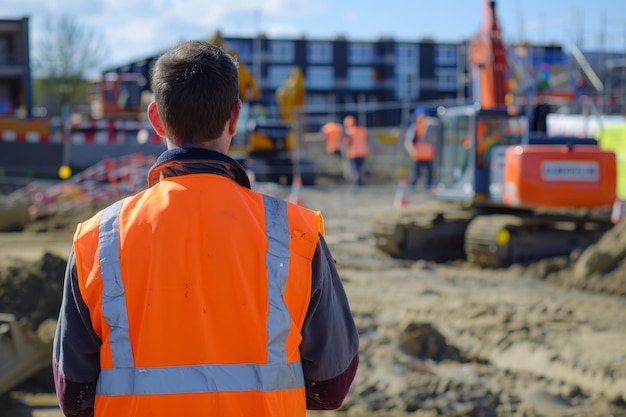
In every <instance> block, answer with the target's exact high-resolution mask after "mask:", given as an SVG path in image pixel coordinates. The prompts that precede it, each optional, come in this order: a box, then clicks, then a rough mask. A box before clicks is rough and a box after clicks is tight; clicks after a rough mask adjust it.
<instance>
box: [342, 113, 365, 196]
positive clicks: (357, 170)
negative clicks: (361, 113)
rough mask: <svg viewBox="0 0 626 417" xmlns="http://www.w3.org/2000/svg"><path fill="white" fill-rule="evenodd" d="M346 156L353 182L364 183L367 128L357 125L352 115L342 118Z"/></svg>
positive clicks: (356, 183) (359, 184)
mask: <svg viewBox="0 0 626 417" xmlns="http://www.w3.org/2000/svg"><path fill="white" fill-rule="evenodd" d="M343 127H344V137H343V141H344V143H345V146H346V156H347V158H348V159H349V160H350V168H351V171H352V180H353V183H354V184H355V185H357V186H361V185H364V181H363V176H364V175H363V174H364V165H365V159H366V158H367V156H368V154H369V144H368V132H367V128H365V127H363V126H358V125H357V124H356V119H355V118H354V116H346V117H345V118H344V120H343Z"/></svg>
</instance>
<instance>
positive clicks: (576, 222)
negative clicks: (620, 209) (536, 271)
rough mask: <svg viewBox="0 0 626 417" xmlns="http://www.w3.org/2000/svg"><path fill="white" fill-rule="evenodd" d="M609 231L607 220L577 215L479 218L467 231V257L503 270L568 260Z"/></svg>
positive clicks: (483, 216)
mask: <svg viewBox="0 0 626 417" xmlns="http://www.w3.org/2000/svg"><path fill="white" fill-rule="evenodd" d="M610 227H612V224H611V223H610V221H608V219H593V218H587V217H584V216H576V215H557V214H540V213H533V214H532V215H530V214H525V215H515V214H485V215H479V216H476V217H475V218H474V220H472V221H471V222H470V224H469V225H468V227H467V231H466V237H465V253H466V256H467V260H468V261H469V262H471V263H472V264H475V265H478V266H482V267H489V268H504V267H508V266H510V265H512V264H525V263H529V262H533V261H537V260H539V259H544V258H550V257H556V256H568V255H570V254H571V253H572V252H573V251H575V250H577V249H578V250H580V249H584V248H586V247H587V246H589V245H591V244H593V243H594V242H596V241H598V240H599V239H600V238H601V237H602V235H603V234H604V233H605V232H606V231H607V230H608V229H609V228H610Z"/></svg>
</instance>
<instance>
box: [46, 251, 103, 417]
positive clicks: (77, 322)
mask: <svg viewBox="0 0 626 417" xmlns="http://www.w3.org/2000/svg"><path fill="white" fill-rule="evenodd" d="M100 345H101V341H100V339H99V338H98V336H97V335H96V333H95V332H94V331H93V328H92V326H91V319H90V316H89V312H88V310H87V306H86V305H85V303H84V301H83V299H82V297H81V294H80V291H79V289H78V276H77V274H76V256H75V254H74V251H73V250H72V251H71V253H70V256H69V259H68V263H67V269H66V272H65V283H64V286H63V298H62V301H61V309H60V312H59V319H58V322H57V329H56V334H55V339H54V349H53V358H52V370H53V373H54V383H55V388H56V394H57V399H58V401H59V406H60V407H61V411H62V412H63V413H64V414H65V415H66V416H72V417H90V416H93V405H94V400H95V389H96V381H97V379H98V375H99V373H100Z"/></svg>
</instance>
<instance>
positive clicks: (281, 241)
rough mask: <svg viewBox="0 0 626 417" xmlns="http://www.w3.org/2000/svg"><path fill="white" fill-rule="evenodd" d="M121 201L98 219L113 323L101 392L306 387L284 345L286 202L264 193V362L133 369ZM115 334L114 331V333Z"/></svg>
mask: <svg viewBox="0 0 626 417" xmlns="http://www.w3.org/2000/svg"><path fill="white" fill-rule="evenodd" d="M121 207H122V203H121V201H120V202H118V203H116V204H114V205H112V206H110V207H108V208H106V209H105V210H104V212H103V213H102V216H101V219H100V229H99V233H100V238H99V255H100V269H101V272H102V280H103V303H102V309H103V314H104V317H105V319H106V321H107V324H108V325H109V326H110V327H111V335H110V338H111V353H112V356H113V366H114V368H113V369H102V370H101V372H100V377H99V379H98V385H97V392H98V394H99V395H112V396H116V395H134V394H184V393H199V392H235V391H275V390H286V389H293V388H301V387H303V386H304V375H303V372H302V365H301V363H300V362H299V361H298V362H292V363H287V353H286V351H285V344H286V340H287V336H288V334H289V331H290V328H291V318H290V314H289V311H288V310H287V307H286V305H285V302H284V300H283V295H284V292H285V285H286V282H287V272H288V270H289V255H290V251H289V240H290V239H291V237H290V234H289V226H288V221H287V205H286V203H285V202H284V201H281V200H278V199H275V198H272V197H267V196H264V207H265V219H266V233H267V238H268V250H267V254H266V264H267V272H268V281H269V282H268V300H269V312H268V317H267V321H266V323H267V333H268V342H267V346H266V348H267V351H268V363H267V364H262V365H259V364H230V365H224V364H206V365H194V366H175V367H159V368H135V366H134V361H133V354H132V348H131V344H130V337H129V335H128V316H127V312H126V298H125V294H124V286H123V282H122V280H121V273H120V265H119V213H120V210H121ZM114 332H115V333H114Z"/></svg>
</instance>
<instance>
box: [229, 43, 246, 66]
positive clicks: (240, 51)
mask: <svg viewBox="0 0 626 417" xmlns="http://www.w3.org/2000/svg"><path fill="white" fill-rule="evenodd" d="M228 44H229V45H230V47H231V48H233V51H235V54H237V57H238V58H239V61H240V62H244V63H246V64H250V63H251V62H252V42H250V41H247V40H241V39H232V40H229V41H228Z"/></svg>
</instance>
